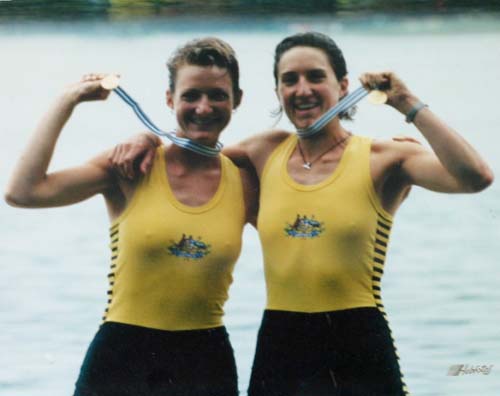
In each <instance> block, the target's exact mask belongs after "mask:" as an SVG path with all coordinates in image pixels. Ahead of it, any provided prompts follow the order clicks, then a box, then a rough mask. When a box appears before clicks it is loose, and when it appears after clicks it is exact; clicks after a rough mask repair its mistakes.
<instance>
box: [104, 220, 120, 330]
mask: <svg viewBox="0 0 500 396" xmlns="http://www.w3.org/2000/svg"><path fill="white" fill-rule="evenodd" d="M119 231H120V228H119V224H116V225H114V226H113V227H111V228H110V232H109V237H110V239H111V244H110V245H109V247H110V249H111V264H110V270H111V271H110V273H109V274H108V282H109V288H108V291H107V292H106V294H107V296H108V304H107V306H106V309H105V310H104V314H103V316H102V321H103V322H105V321H106V319H107V316H108V312H109V306H110V305H111V303H112V301H113V286H114V285H115V270H116V265H117V259H118V254H119V253H118V241H119V239H120V238H119V236H120V233H119Z"/></svg>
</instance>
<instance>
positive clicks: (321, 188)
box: [258, 135, 392, 312]
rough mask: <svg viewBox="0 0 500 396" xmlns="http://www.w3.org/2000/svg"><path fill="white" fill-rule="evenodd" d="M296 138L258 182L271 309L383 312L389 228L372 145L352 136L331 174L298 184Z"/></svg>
mask: <svg viewBox="0 0 500 396" xmlns="http://www.w3.org/2000/svg"><path fill="white" fill-rule="evenodd" d="M296 145H297V137H296V136H295V135H291V136H290V137H289V138H287V139H286V140H285V141H284V142H283V143H282V144H280V145H279V146H278V147H277V148H276V150H275V151H274V152H273V153H272V154H271V156H270V158H269V159H268V161H267V163H266V165H265V167H264V171H263V174H262V177H261V195H260V210H259V217H258V230H259V236H260V239H261V242H262V248H263V254H264V269H265V277H266V287H267V309H273V310H285V311H295V312H325V311H334V310H340V309H349V308H356V307H375V306H376V307H378V308H379V309H380V310H381V311H382V312H383V306H382V301H381V297H380V281H381V277H382V274H383V269H384V261H385V255H386V250H387V243H388V240H389V233H390V229H391V225H392V216H391V215H390V214H389V213H387V212H386V211H385V210H384V209H383V208H382V206H381V204H380V201H379V199H378V196H377V194H376V193H375V190H374V187H373V182H372V180H371V176H370V165H369V158H370V148H371V140H370V139H368V138H365V137H359V136H352V137H351V139H350V141H349V143H348V144H347V147H346V148H345V151H344V153H343V155H342V158H341V160H340V162H339V164H338V166H337V168H336V169H335V170H334V172H333V173H332V174H331V175H330V176H329V177H327V178H326V179H325V180H323V181H322V182H320V183H318V184H315V185H302V184H299V183H297V182H295V181H294V180H293V179H292V178H291V176H290V175H289V174H288V172H287V163H288V159H289V158H290V155H291V154H292V152H293V150H294V148H295V146H296Z"/></svg>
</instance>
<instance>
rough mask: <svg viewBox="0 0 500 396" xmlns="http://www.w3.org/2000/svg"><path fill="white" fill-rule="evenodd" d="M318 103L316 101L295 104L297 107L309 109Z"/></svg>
mask: <svg viewBox="0 0 500 396" xmlns="http://www.w3.org/2000/svg"><path fill="white" fill-rule="evenodd" d="M316 105H317V104H316V103H304V104H298V105H295V107H296V108H297V109H299V110H309V109H312V108H313V107H315V106H316Z"/></svg>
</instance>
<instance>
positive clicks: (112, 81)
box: [101, 74, 120, 91]
mask: <svg viewBox="0 0 500 396" xmlns="http://www.w3.org/2000/svg"><path fill="white" fill-rule="evenodd" d="M119 83H120V77H118V76H117V75H116V74H108V75H107V76H106V77H104V78H103V79H102V80H101V87H103V88H104V89H107V90H108V91H111V90H113V89H115V88H116V87H117V86H118V84H119Z"/></svg>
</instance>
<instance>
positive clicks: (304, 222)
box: [285, 214, 325, 238]
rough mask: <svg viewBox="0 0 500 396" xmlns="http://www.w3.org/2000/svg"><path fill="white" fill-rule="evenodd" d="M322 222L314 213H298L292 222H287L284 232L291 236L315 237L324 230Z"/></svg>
mask: <svg viewBox="0 0 500 396" xmlns="http://www.w3.org/2000/svg"><path fill="white" fill-rule="evenodd" d="M323 224H324V223H321V222H319V221H318V220H316V219H315V218H314V215H312V216H311V217H307V216H305V215H304V216H301V215H299V214H298V215H297V218H296V219H295V221H294V223H293V224H290V223H287V225H286V227H285V233H286V235H287V236H291V237H293V238H316V237H319V236H320V235H321V233H322V232H323V231H325V227H323Z"/></svg>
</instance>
